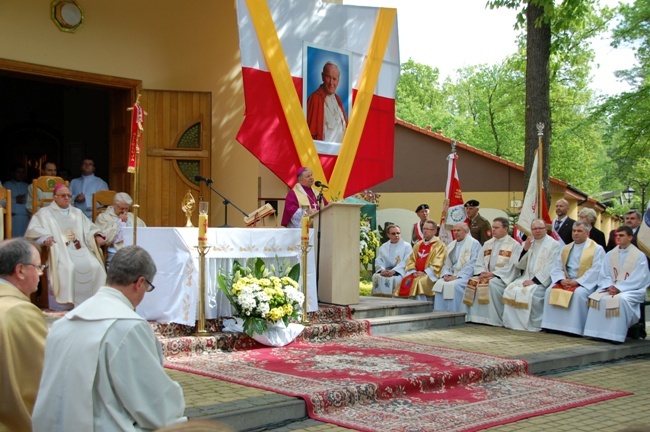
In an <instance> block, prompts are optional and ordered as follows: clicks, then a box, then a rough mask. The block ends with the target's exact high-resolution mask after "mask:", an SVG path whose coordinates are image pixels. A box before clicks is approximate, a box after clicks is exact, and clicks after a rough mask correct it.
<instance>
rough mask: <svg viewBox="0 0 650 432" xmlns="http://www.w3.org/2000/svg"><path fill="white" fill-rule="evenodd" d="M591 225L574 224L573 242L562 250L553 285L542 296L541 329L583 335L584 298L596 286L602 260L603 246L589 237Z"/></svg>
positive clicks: (554, 268) (554, 271)
mask: <svg viewBox="0 0 650 432" xmlns="http://www.w3.org/2000/svg"><path fill="white" fill-rule="evenodd" d="M590 228H591V226H590V225H589V224H588V223H586V222H582V221H576V222H574V223H573V232H572V236H573V242H572V243H569V244H568V245H566V246H564V247H563V248H562V251H561V252H560V255H558V258H557V260H555V266H554V267H553V271H552V272H551V280H552V283H553V284H554V285H552V286H551V288H550V289H547V290H546V293H545V294H544V313H543V315H542V328H543V329H549V330H557V331H562V332H566V333H573V334H577V335H579V336H582V335H583V332H584V329H585V321H586V320H587V297H589V295H590V294H591V293H592V292H594V291H595V290H596V287H597V286H598V275H599V274H600V270H601V268H602V265H603V260H604V259H605V251H604V250H603V248H602V247H600V246H598V244H597V243H596V242H595V241H593V240H591V239H590V238H589V229H590Z"/></svg>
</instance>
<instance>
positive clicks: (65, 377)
mask: <svg viewBox="0 0 650 432" xmlns="http://www.w3.org/2000/svg"><path fill="white" fill-rule="evenodd" d="M83 217H85V216H83ZM162 361H163V357H162V350H161V348H160V342H158V340H157V339H156V336H155V335H154V333H153V330H152V329H151V327H150V326H149V323H147V321H146V320H145V319H144V318H142V317H141V316H140V315H138V314H137V313H136V312H135V311H134V310H133V305H132V304H131V303H130V302H129V300H128V299H127V298H126V297H125V296H124V295H123V294H122V293H121V292H120V291H118V290H116V289H114V288H110V287H101V288H100V289H99V291H98V292H97V294H96V295H95V296H94V297H93V298H91V299H89V300H88V301H86V302H85V303H84V304H82V305H81V306H79V307H78V308H75V309H74V310H72V311H71V312H69V313H67V314H66V315H65V316H64V317H63V318H61V319H60V320H58V321H56V322H55V323H54V325H53V326H52V329H51V330H50V334H49V335H48V336H47V340H46V343H45V366H44V369H43V378H42V379H41V385H40V388H39V392H38V397H37V399H36V406H35V407H34V413H33V415H32V424H33V428H34V432H41V431H94V430H96V431H100V430H106V431H109V430H110V431H142V430H156V429H159V428H162V427H163V426H166V425H169V424H172V423H176V422H179V421H184V420H186V418H185V417H184V416H183V415H184V414H183V413H184V410H185V399H184V397H183V390H182V389H181V387H180V385H178V383H176V382H175V381H173V380H172V379H171V378H169V377H168V376H167V374H166V373H165V371H164V370H163V367H162Z"/></svg>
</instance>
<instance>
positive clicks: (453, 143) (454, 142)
mask: <svg viewBox="0 0 650 432" xmlns="http://www.w3.org/2000/svg"><path fill="white" fill-rule="evenodd" d="M451 152H452V153H456V141H452V142H451Z"/></svg>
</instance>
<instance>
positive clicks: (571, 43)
mask: <svg viewBox="0 0 650 432" xmlns="http://www.w3.org/2000/svg"><path fill="white" fill-rule="evenodd" d="M487 4H488V6H489V7H491V8H495V7H507V8H511V9H519V10H520V12H519V14H518V16H517V27H519V28H522V27H523V24H525V25H526V120H525V135H526V138H525V143H526V144H525V163H524V166H525V171H524V182H525V185H524V190H525V189H526V187H527V184H528V179H529V178H530V175H531V169H532V163H533V158H534V153H535V150H536V149H537V147H538V143H539V138H538V134H537V128H536V125H537V124H538V123H543V124H544V125H545V128H544V135H543V137H542V156H543V159H544V162H543V179H542V182H543V185H544V187H546V188H548V181H549V173H550V157H549V156H550V142H551V140H550V138H551V134H552V131H553V124H552V122H551V102H550V91H551V77H552V75H551V67H550V65H551V57H552V56H556V57H557V58H559V59H562V57H563V56H564V55H565V54H568V53H569V52H570V51H569V49H571V48H574V47H575V46H576V44H577V43H578V42H579V41H580V40H581V38H574V37H566V35H570V34H573V35H574V36H575V33H576V32H575V31H573V32H572V30H575V29H579V30H580V29H584V28H585V27H589V32H587V33H592V35H594V34H595V33H596V32H597V31H598V29H600V30H601V31H602V29H603V28H604V23H603V20H602V19H600V17H599V16H598V15H597V14H596V13H595V9H594V5H593V2H591V1H589V0H564V1H562V2H561V3H560V5H558V6H556V5H555V1H554V0H489V1H488V3H487ZM583 33H584V32H583ZM554 36H557V37H555V39H553V37H554ZM560 36H564V37H560ZM558 63H559V64H558V69H557V70H556V71H554V72H556V73H557V72H559V71H560V70H561V69H559V68H561V67H562V62H561V61H560V62H558ZM555 76H557V75H555ZM548 199H550V196H549V197H548ZM547 205H548V203H547Z"/></svg>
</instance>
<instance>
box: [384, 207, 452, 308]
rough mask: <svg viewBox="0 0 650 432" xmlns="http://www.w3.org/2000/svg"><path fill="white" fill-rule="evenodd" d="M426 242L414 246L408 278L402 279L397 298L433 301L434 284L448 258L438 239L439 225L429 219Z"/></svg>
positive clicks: (425, 225) (425, 235)
mask: <svg viewBox="0 0 650 432" xmlns="http://www.w3.org/2000/svg"><path fill="white" fill-rule="evenodd" d="M422 230H423V232H424V240H420V241H419V242H417V243H416V244H415V245H414V246H413V251H412V253H411V255H409V258H408V260H407V261H406V276H404V279H402V283H401V284H400V285H399V289H398V290H397V291H395V296H396V297H409V298H411V299H414V300H432V299H433V284H434V283H436V281H437V280H438V279H439V278H440V273H441V272H442V267H443V266H444V264H445V259H446V258H447V247H446V246H445V244H444V243H443V242H442V241H441V240H440V239H439V238H438V237H436V232H437V231H438V225H437V224H436V223H435V221H433V220H431V219H428V220H427V221H426V222H424V228H423V229H422Z"/></svg>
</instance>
